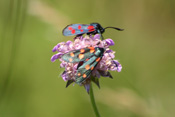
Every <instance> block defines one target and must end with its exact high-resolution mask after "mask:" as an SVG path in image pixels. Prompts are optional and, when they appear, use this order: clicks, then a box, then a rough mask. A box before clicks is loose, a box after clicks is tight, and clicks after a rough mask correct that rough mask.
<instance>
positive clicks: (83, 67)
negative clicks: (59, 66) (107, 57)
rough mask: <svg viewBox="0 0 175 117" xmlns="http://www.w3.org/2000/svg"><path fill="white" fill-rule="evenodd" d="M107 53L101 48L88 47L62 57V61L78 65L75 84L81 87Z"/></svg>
mask: <svg viewBox="0 0 175 117" xmlns="http://www.w3.org/2000/svg"><path fill="white" fill-rule="evenodd" d="M104 52H105V49H104V48H101V47H87V48H82V49H79V50H74V51H70V52H68V53H66V54H64V55H63V56H62V59H63V60H64V61H66V62H69V63H78V66H77V73H76V75H75V83H77V84H79V85H81V84H82V83H83V82H84V81H85V80H86V79H87V78H89V77H90V75H91V73H92V71H93V70H94V69H95V67H96V66H97V64H98V63H99V62H100V60H101V59H102V57H103V54H104Z"/></svg>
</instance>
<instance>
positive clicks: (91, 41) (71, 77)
mask: <svg viewBox="0 0 175 117" xmlns="http://www.w3.org/2000/svg"><path fill="white" fill-rule="evenodd" d="M113 45H114V41H113V40H112V39H105V40H100V35H99V34H96V35H94V36H91V35H90V36H85V37H83V36H79V37H76V38H75V40H74V41H73V42H72V41H67V42H61V43H58V44H57V45H56V46H55V47H54V48H53V50H52V51H53V52H56V51H57V53H56V54H55V55H53V56H52V57H51V61H52V62H54V61H55V60H56V59H59V60H60V61H61V64H60V67H61V68H65V70H64V72H63V73H62V75H61V76H62V78H63V80H64V81H67V85H66V87H68V86H69V85H70V84H71V83H73V82H75V81H76V79H75V77H76V75H77V71H78V70H77V66H78V64H79V63H80V62H79V63H71V62H66V61H64V60H63V59H62V56H63V55H64V54H66V53H68V52H70V51H75V50H79V49H82V48H87V47H94V48H95V47H99V48H104V49H105V52H104V53H103V57H102V59H101V60H100V62H99V63H98V64H97V66H96V67H95V68H94V69H93V71H92V73H91V75H90V77H88V78H87V79H86V80H85V81H83V82H82V83H79V85H84V87H85V89H86V91H87V92H89V88H90V82H91V81H93V82H94V83H95V84H97V86H98V87H100V86H99V81H98V80H99V78H100V76H103V77H109V78H112V76H111V74H110V72H109V70H111V71H117V72H120V71H121V69H122V66H121V64H120V63H119V62H118V61H117V60H113V59H114V57H115V55H114V53H115V52H114V51H112V50H111V49H110V48H109V47H110V46H113Z"/></svg>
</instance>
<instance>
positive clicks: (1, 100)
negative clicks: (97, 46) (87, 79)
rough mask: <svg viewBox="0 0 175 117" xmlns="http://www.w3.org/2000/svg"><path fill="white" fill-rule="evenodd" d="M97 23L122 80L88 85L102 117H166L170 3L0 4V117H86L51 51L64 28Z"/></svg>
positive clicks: (174, 12)
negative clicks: (111, 42)
mask: <svg viewBox="0 0 175 117" xmlns="http://www.w3.org/2000/svg"><path fill="white" fill-rule="evenodd" d="M91 22H98V23H100V24H101V25H102V26H103V27H106V26H115V27H119V28H124V29H125V30H124V31H122V32H120V31H116V30H112V29H108V30H106V32H105V33H104V34H103V36H104V37H105V38H111V39H113V40H114V41H115V46H113V47H112V49H114V50H115V51H116V59H118V60H119V61H120V63H121V64H122V66H123V69H122V72H120V73H117V72H111V73H112V75H113V77H114V79H108V78H101V79H100V85H101V89H100V90H99V89H98V88H97V87H96V86H95V85H94V93H95V98H96V102H97V106H98V109H99V111H100V113H101V115H102V116H103V117H174V115H175V111H174V109H175V101H174V99H175V93H174V92H175V1H174V0H152V1H151V0H132V1H131V0H42V1H41V0H40V1H39V0H1V1H0V117H82V116H83V117H93V116H95V114H94V112H93V109H92V106H91V103H90V99H89V95H88V94H87V93H86V91H85V89H84V87H80V86H78V85H75V86H72V85H71V86H69V87H68V88H65V85H66V82H64V81H63V80H62V78H61V77H60V74H61V72H62V71H63V69H60V68H59V64H60V62H59V61H56V62H54V63H52V62H51V61H50V58H51V56H52V55H53V54H54V53H52V51H51V50H52V48H53V47H54V46H55V45H56V44H57V43H59V42H62V41H67V40H72V38H73V37H64V36H63V35H62V29H63V28H64V27H65V26H66V25H68V24H71V23H84V24H89V23H91Z"/></svg>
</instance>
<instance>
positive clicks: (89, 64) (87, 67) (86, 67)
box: [75, 56, 102, 84]
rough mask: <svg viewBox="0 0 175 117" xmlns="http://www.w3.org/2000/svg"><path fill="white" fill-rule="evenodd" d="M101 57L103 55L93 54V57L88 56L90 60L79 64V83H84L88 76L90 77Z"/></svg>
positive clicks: (76, 79)
mask: <svg viewBox="0 0 175 117" xmlns="http://www.w3.org/2000/svg"><path fill="white" fill-rule="evenodd" d="M101 58H102V56H101V57H97V56H92V57H91V58H88V59H89V60H88V61H86V62H84V63H83V64H82V65H81V66H79V67H78V68H77V74H76V78H75V82H76V83H77V84H82V83H83V82H84V81H85V80H86V79H87V78H89V77H90V75H91V73H92V71H93V70H94V68H95V67H96V66H97V64H98V63H99V62H100V60H101Z"/></svg>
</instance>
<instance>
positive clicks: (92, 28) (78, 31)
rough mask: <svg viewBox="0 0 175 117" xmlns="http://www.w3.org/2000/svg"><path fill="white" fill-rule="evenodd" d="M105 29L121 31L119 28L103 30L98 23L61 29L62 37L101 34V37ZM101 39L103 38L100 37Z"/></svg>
mask: <svg viewBox="0 0 175 117" xmlns="http://www.w3.org/2000/svg"><path fill="white" fill-rule="evenodd" d="M107 28H113V29H116V30H119V31H122V30H123V29H120V28H116V27H106V28H103V27H102V26H101V25H100V24H99V23H91V24H70V25H68V26H66V27H65V28H64V29H63V35H64V36H73V35H76V36H81V35H83V34H88V35H89V34H93V35H95V34H97V33H98V34H101V37H102V33H104V32H105V29H107ZM102 39H103V37H102Z"/></svg>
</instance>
